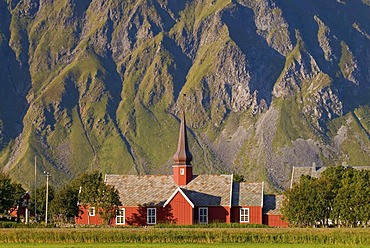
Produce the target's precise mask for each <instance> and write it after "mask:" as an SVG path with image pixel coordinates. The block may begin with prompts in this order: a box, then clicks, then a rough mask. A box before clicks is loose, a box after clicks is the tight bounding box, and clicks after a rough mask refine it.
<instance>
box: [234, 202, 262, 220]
mask: <svg viewBox="0 0 370 248" xmlns="http://www.w3.org/2000/svg"><path fill="white" fill-rule="evenodd" d="M241 208H249V222H248V223H246V224H262V207H260V206H243V207H232V208H231V221H232V222H240V209H241Z"/></svg>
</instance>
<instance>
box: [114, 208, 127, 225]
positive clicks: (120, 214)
mask: <svg viewBox="0 0 370 248" xmlns="http://www.w3.org/2000/svg"><path fill="white" fill-rule="evenodd" d="M125 218H126V216H125V209H124V208H120V209H118V210H117V215H116V225H124V224H125Z"/></svg>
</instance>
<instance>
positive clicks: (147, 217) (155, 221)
mask: <svg viewBox="0 0 370 248" xmlns="http://www.w3.org/2000/svg"><path fill="white" fill-rule="evenodd" d="M150 210H154V222H150V223H149V211H150ZM151 217H153V216H151ZM146 224H148V225H155V224H157V209H156V208H147V209H146Z"/></svg>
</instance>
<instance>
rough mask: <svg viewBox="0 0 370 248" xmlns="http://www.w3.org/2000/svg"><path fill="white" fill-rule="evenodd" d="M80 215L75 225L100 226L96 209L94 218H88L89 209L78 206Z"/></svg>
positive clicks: (100, 220)
mask: <svg viewBox="0 0 370 248" xmlns="http://www.w3.org/2000/svg"><path fill="white" fill-rule="evenodd" d="M80 211H81V213H80V214H79V216H78V217H76V224H79V225H101V224H103V220H102V219H101V218H100V216H99V214H98V211H97V209H95V216H89V207H86V208H85V207H83V206H80Z"/></svg>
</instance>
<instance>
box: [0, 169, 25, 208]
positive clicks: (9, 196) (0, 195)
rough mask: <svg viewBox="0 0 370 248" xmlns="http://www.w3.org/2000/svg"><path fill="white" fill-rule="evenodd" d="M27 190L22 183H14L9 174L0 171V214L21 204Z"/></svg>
mask: <svg viewBox="0 0 370 248" xmlns="http://www.w3.org/2000/svg"><path fill="white" fill-rule="evenodd" d="M25 192H26V191H25V190H24V189H23V188H22V185H20V184H17V183H12V181H11V179H10V178H9V177H8V176H7V175H5V174H3V173H0V214H4V213H5V212H6V211H8V210H10V209H11V208H12V207H15V206H17V204H20V202H21V200H22V197H23V195H24V194H25Z"/></svg>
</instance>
